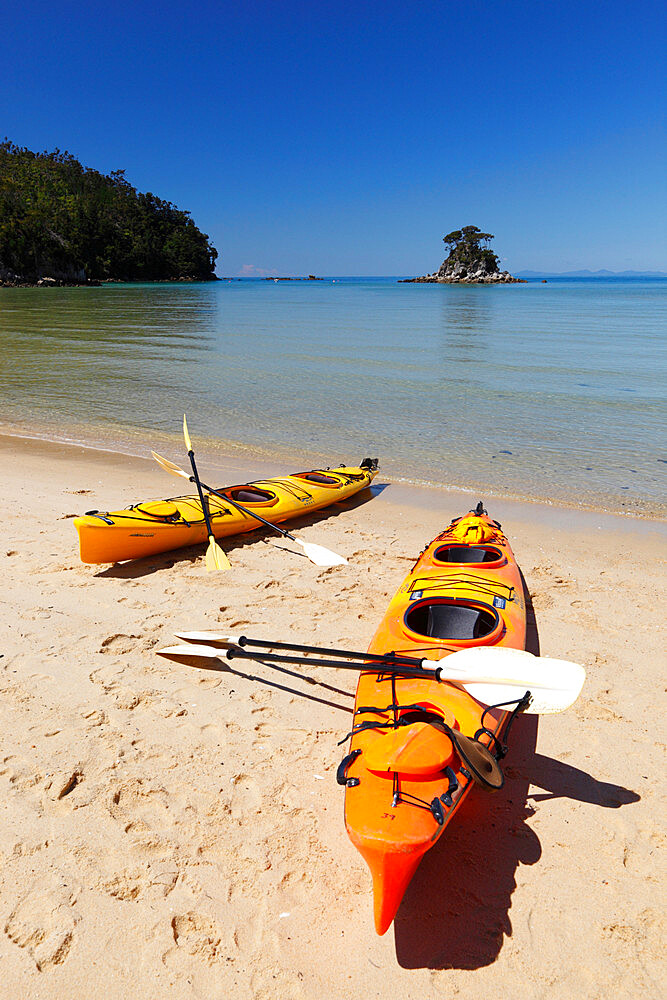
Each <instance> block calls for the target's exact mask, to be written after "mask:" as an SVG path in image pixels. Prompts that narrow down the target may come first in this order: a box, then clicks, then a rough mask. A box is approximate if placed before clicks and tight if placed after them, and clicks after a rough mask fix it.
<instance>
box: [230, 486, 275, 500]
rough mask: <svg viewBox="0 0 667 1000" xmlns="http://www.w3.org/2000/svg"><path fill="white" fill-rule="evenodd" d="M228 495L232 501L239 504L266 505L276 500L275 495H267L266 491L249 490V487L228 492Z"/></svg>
mask: <svg viewBox="0 0 667 1000" xmlns="http://www.w3.org/2000/svg"><path fill="white" fill-rule="evenodd" d="M228 493H229V496H230V497H231V499H232V500H238V502H239V503H268V502H270V501H271V500H275V498H276V497H275V493H269V492H268V490H257V489H250V488H249V487H242V488H240V489H237V490H229V491H228Z"/></svg>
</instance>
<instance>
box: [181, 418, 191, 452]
mask: <svg viewBox="0 0 667 1000" xmlns="http://www.w3.org/2000/svg"><path fill="white" fill-rule="evenodd" d="M183 437H184V438H185V447H186V448H187V450H188V451H192V441H191V440H190V435H189V434H188V422H187V420H186V419H185V414H183Z"/></svg>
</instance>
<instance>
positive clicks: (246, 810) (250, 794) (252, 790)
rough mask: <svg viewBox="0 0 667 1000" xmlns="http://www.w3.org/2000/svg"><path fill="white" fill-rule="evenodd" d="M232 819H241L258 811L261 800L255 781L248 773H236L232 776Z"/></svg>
mask: <svg viewBox="0 0 667 1000" xmlns="http://www.w3.org/2000/svg"><path fill="white" fill-rule="evenodd" d="M232 784H233V786H234V787H233V790H232V798H231V811H232V819H243V818H244V817H245V816H251V815H255V814H256V813H258V812H259V811H260V806H261V802H262V796H261V793H260V791H259V789H258V787H257V782H256V781H255V779H254V778H252V777H251V776H250V775H249V774H236V775H234V777H233V778H232Z"/></svg>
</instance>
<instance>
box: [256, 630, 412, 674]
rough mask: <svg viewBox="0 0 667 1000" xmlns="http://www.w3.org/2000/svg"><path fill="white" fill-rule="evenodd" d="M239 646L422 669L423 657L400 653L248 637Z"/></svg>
mask: <svg viewBox="0 0 667 1000" xmlns="http://www.w3.org/2000/svg"><path fill="white" fill-rule="evenodd" d="M237 645H239V646H259V647H260V648H262V649H290V650H294V651H295V652H297V653H317V654H318V655H319V656H340V657H342V658H343V659H345V660H350V659H356V658H358V659H360V660H373V661H374V662H375V663H404V664H406V665H407V666H412V667H420V666H421V663H422V660H423V657H416V656H402V655H401V654H400V653H393V652H392V653H384V654H383V653H358V652H354V651H353V650H351V649H328V648H327V647H325V646H304V645H301V644H300V643H294V642H266V641H265V640H264V639H249V638H248V636H247V635H242V636H239V640H238V643H237Z"/></svg>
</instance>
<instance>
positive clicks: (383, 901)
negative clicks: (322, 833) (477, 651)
mask: <svg viewBox="0 0 667 1000" xmlns="http://www.w3.org/2000/svg"><path fill="white" fill-rule="evenodd" d="M525 640H526V611H525V596H524V591H523V584H522V580H521V574H520V572H519V568H518V566H517V564H516V561H515V559H514V556H513V554H512V550H511V548H510V545H509V542H508V541H507V538H506V537H505V535H504V534H503V532H502V531H501V529H500V525H499V524H498V523H497V522H496V521H493V520H492V519H491V518H489V517H488V515H487V514H486V512H483V511H482V508H481V504H479V505H478V507H477V509H476V511H475V512H471V513H470V514H468V515H466V516H464V517H462V518H457V519H456V520H454V521H452V523H451V524H450V525H449V527H448V528H447V529H446V530H445V531H444V532H443V533H442V534H441V535H438V537H437V538H435V539H434V540H433V541H432V542H431V543H430V545H428V547H427V548H426V549H425V551H424V552H423V553H422V555H421V556H420V557H419V559H418V560H417V562H416V564H415V566H414V567H413V568H412V570H411V571H410V573H409V574H408V576H407V577H406V579H405V580H404V582H403V584H402V585H401V587H400V588H399V589H398V591H397V593H396V594H395V596H394V597H393V599H392V601H391V603H390V605H389V607H388V609H387V613H386V614H385V616H384V618H383V620H382V622H381V623H380V626H379V628H378V630H377V632H376V633H375V636H374V637H373V640H372V642H371V644H370V646H369V652H370V653H390V652H395V653H399V654H403V655H405V656H412V657H422V658H428V659H433V660H438V659H441V658H442V657H445V656H446V655H447V654H448V653H452V652H455V651H457V650H460V649H467V648H470V647H473V646H489V645H499V646H509V647H512V648H514V649H524V648H525ZM445 669H446V667H445ZM514 707H515V706H514V705H510V706H507V707H504V708H498V707H496V708H488V707H487V706H485V705H482V704H480V702H478V701H476V700H475V698H473V697H472V696H471V695H470V694H468V693H467V692H466V691H465V690H463V689H462V688H461V687H459V686H458V685H456V684H454V683H449V682H438V681H437V680H435V679H433V680H431V679H430V678H421V677H401V676H400V675H397V674H391V673H388V672H385V673H378V672H376V671H375V670H370V669H369V670H368V672H364V673H363V674H361V676H360V678H359V684H358V687H357V695H356V702H355V715H354V727H353V730H352V734H351V742H350V752H349V754H348V755H347V756H346V757H345V759H344V761H343V762H342V763H341V766H340V768H339V773H338V780H339V782H340V783H341V784H345V786H346V789H345V825H346V827H347V832H348V834H349V836H350V839H351V840H352V843H353V844H354V845H355V847H357V848H358V850H359V851H360V852H361V854H362V856H363V858H364V860H365V861H366V863H367V864H368V867H369V868H370V871H371V875H372V877H373V894H374V911H375V928H376V930H377V932H378V934H384V933H385V931H386V930H387V929H388V928H389V926H390V924H391V922H392V920H393V919H394V916H395V914H396V912H397V910H398V907H399V905H400V903H401V900H402V898H403V895H404V893H405V890H406V889H407V887H408V884H409V882H410V880H411V878H412V876H413V875H414V873H415V871H416V870H417V867H418V865H419V862H420V861H421V859H422V857H423V856H424V854H425V853H426V851H428V850H429V848H430V847H432V846H433V844H435V842H436V841H437V840H438V838H439V837H440V836H441V835H442V833H443V831H444V829H445V827H446V826H447V824H448V823H449V822H450V820H451V819H452V816H453V815H454V814H455V813H456V811H457V809H458V808H459V807H460V805H461V802H462V801H463V800H464V798H465V797H466V795H467V794H468V792H469V791H470V790H471V788H472V786H473V784H474V777H475V774H473V772H475V773H476V769H475V767H471V764H470V755H469V754H466V753H463V751H462V750H461V748H462V747H463V748H466V747H469V746H470V744H468V743H467V742H466V741H465V740H464V739H463V737H465V736H467V737H475V736H477V740H478V744H482V745H483V746H482V751H483V752H484V754H485V755H486V757H488V758H489V759H491V757H494V758H496V757H499V756H502V752H503V750H502V745H501V742H500V740H501V737H502V735H503V730H504V729H505V727H506V726H507V724H508V721H509V719H510V715H511V712H512V709H513V708H514ZM447 727H450V728H451V730H453V731H454V736H456V735H457V734H462V735H461V738H460V739H458V740H457V739H455V738H453V737H452V738H450V737H449V736H448V735H447V732H446V729H447ZM478 744H475V745H474V746H478ZM484 748H488V750H485V749H484ZM460 751H461V752H460ZM462 753H463V755H462ZM492 763H493V765H494V768H495V770H494V772H493V774H491V775H490V776H489V780H488V782H482V783H483V784H485V787H487V788H489V789H491V788H492V787H493V786H495V787H499V784H498V782H499V783H500V784H502V774H501V772H500V769H499V768H498V767H497V764H496V763H495V761H492ZM476 776H477V779H478V780H479V777H480V776H479V774H477V773H476Z"/></svg>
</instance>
